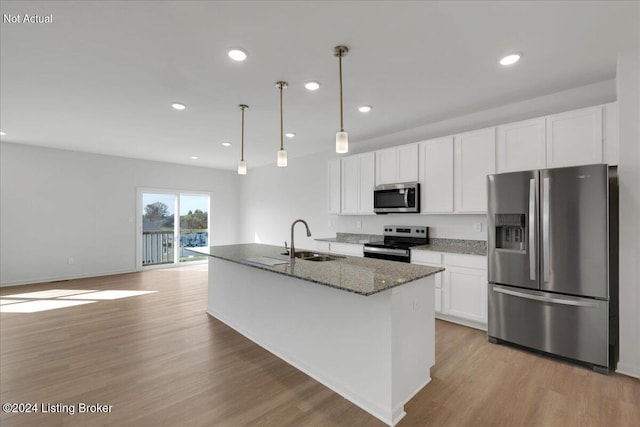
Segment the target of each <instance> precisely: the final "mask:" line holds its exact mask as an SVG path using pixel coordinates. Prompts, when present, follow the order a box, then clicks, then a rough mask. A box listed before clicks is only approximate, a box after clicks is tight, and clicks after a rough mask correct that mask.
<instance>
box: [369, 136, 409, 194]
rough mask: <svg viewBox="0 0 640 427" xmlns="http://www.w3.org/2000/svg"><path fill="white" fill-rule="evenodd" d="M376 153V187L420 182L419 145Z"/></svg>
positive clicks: (392, 148) (393, 148)
mask: <svg viewBox="0 0 640 427" xmlns="http://www.w3.org/2000/svg"><path fill="white" fill-rule="evenodd" d="M375 153H376V185H380V184H397V183H399V182H415V181H417V180H418V144H408V145H402V146H400V147H391V148H386V149H384V150H378V151H376V152H375Z"/></svg>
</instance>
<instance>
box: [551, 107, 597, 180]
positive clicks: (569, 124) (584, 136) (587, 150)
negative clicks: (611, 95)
mask: <svg viewBox="0 0 640 427" xmlns="http://www.w3.org/2000/svg"><path fill="white" fill-rule="evenodd" d="M592 163H602V107H601V106H598V107H592V108H585V109H582V110H577V111H570V112H568V113H562V114H555V115H553V116H548V117H547V167H548V168H553V167H562V166H576V165H588V164H592Z"/></svg>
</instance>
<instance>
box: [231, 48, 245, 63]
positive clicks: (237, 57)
mask: <svg viewBox="0 0 640 427" xmlns="http://www.w3.org/2000/svg"><path fill="white" fill-rule="evenodd" d="M227 54H228V55H229V58H231V59H233V60H234V61H244V60H245V59H247V52H245V51H244V50H242V49H231V50H230V51H229V52H227Z"/></svg>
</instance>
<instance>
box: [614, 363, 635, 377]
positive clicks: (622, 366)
mask: <svg viewBox="0 0 640 427" xmlns="http://www.w3.org/2000/svg"><path fill="white" fill-rule="evenodd" d="M616 373H618V374H622V375H626V376H628V377H633V378H638V379H640V366H634V365H630V364H628V363H620V362H618V366H617V367H616Z"/></svg>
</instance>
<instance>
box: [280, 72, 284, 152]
mask: <svg viewBox="0 0 640 427" xmlns="http://www.w3.org/2000/svg"><path fill="white" fill-rule="evenodd" d="M279 86H280V150H284V140H283V137H282V135H283V132H284V124H283V123H284V120H283V118H282V86H283V84H282V83H280V85H279Z"/></svg>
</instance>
